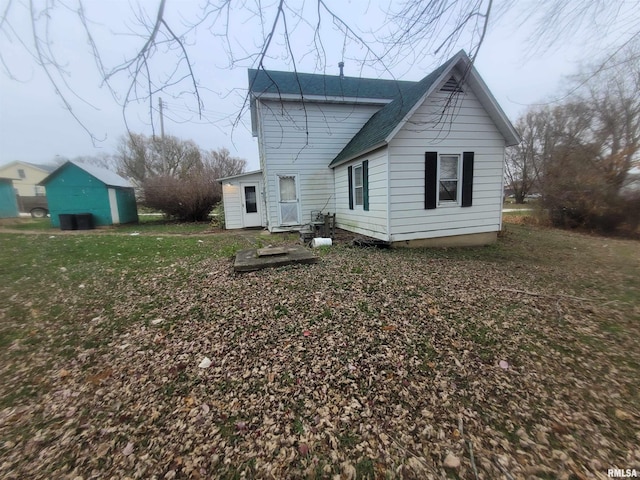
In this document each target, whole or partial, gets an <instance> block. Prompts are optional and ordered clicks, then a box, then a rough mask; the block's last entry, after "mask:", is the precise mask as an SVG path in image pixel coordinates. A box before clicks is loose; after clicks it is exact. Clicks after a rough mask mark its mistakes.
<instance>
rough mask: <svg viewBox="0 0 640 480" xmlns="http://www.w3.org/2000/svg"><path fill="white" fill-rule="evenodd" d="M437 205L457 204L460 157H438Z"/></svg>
mask: <svg viewBox="0 0 640 480" xmlns="http://www.w3.org/2000/svg"><path fill="white" fill-rule="evenodd" d="M439 163H440V171H439V176H438V203H439V204H446V203H457V202H458V185H459V179H460V156H459V155H440V162H439Z"/></svg>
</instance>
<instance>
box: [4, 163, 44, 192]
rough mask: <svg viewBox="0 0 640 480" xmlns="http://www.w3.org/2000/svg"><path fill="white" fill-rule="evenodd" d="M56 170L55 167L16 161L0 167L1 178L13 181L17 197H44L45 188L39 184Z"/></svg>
mask: <svg viewBox="0 0 640 480" xmlns="http://www.w3.org/2000/svg"><path fill="white" fill-rule="evenodd" d="M55 169H56V167H55V166H54V165H43V164H37V163H29V162H21V161H16V162H11V163H8V164H7V165H3V166H0V177H4V178H10V179H12V180H13V188H14V189H15V193H16V195H20V196H21V197H44V196H45V195H46V192H45V188H44V187H43V186H42V185H39V183H40V182H41V181H42V180H44V178H45V177H46V176H47V175H49V174H50V173H51V172H53V171H54V170H55Z"/></svg>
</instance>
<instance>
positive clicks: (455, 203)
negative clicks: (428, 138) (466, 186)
mask: <svg viewBox="0 0 640 480" xmlns="http://www.w3.org/2000/svg"><path fill="white" fill-rule="evenodd" d="M443 157H456V159H457V170H456V178H455V179H454V178H452V177H447V178H442V177H441V173H442V172H441V165H442V158H443ZM461 177H462V154H461V153H450V152H446V153H440V152H438V168H437V171H436V188H437V190H436V192H437V201H436V205H438V206H439V207H447V206H456V207H458V206H460V205H461V199H462V191H461V190H462V178H461ZM443 181H444V182H456V199H455V200H441V199H440V183H441V182H443Z"/></svg>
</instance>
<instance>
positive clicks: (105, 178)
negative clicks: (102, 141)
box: [40, 160, 132, 188]
mask: <svg viewBox="0 0 640 480" xmlns="http://www.w3.org/2000/svg"><path fill="white" fill-rule="evenodd" d="M69 165H73V166H75V167H77V168H79V169H81V170H84V171H85V172H87V173H88V174H89V175H91V176H92V177H94V178H96V179H97V180H99V181H100V182H102V183H104V184H105V185H106V186H108V187H120V188H130V187H132V185H131V184H130V183H129V182H128V181H127V180H125V179H124V178H122V177H121V176H120V175H118V174H117V173H114V172H112V171H111V170H107V169H106V168H101V167H96V166H95V165H88V164H86V163H80V162H74V161H72V160H69V161H67V162H65V163H63V164H62V165H60V166H59V167H58V168H57V169H56V170H54V171H53V172H52V173H51V174H50V175H49V176H48V177H46V178H45V179H44V180H42V181H41V182H40V185H46V184H47V183H48V182H49V181H50V180H51V179H52V178H53V177H54V176H57V175H58V174H59V173H61V172H62V171H63V170H64V169H66V168H67V167H68V166H69Z"/></svg>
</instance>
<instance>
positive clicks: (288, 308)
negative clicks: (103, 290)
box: [0, 247, 640, 479]
mask: <svg viewBox="0 0 640 480" xmlns="http://www.w3.org/2000/svg"><path fill="white" fill-rule="evenodd" d="M178 271H180V274H179V275H176V272H178ZM114 274H117V273H116V272H114ZM563 274H564V273H563V272H562V271H561V269H557V270H554V269H553V268H546V269H535V268H531V269H520V268H517V266H516V265H515V264H509V265H504V264H501V263H499V262H495V263H492V262H485V261H477V260H468V259H464V258H463V259H459V258H458V259H456V258H452V259H448V258H433V257H429V256H425V255H424V254H423V252H421V251H378V250H358V249H349V248H342V247H339V248H335V249H334V250H333V251H332V252H331V253H330V254H327V255H324V256H323V257H322V259H321V262H320V263H318V264H316V265H311V266H299V267H285V268H280V269H276V270H264V271H260V272H254V273H249V274H243V275H235V274H234V273H233V272H232V269H231V266H230V264H229V261H228V260H226V259H221V260H208V261H205V262H201V263H199V264H197V265H180V264H176V265H171V267H170V268H169V269H168V270H167V269H165V270H164V271H159V272H158V273H157V275H155V276H152V277H145V278H139V279H138V281H137V282H136V283H135V285H134V284H130V283H129V284H121V285H120V286H119V287H118V288H117V289H116V290H115V291H113V292H109V293H108V295H109V299H110V300H109V301H111V302H113V305H112V308H111V309H110V310H109V311H108V314H106V315H107V318H103V319H102V320H96V318H100V316H96V314H95V312H90V313H88V314H85V316H86V318H87V320H85V321H84V323H83V324H82V328H80V329H78V330H77V331H76V334H78V335H81V336H85V337H86V340H87V343H88V344H89V343H91V342H89V340H92V341H95V340H96V339H102V341H103V343H101V344H96V345H95V346H90V347H89V346H87V348H78V349H76V351H74V352H73V354H72V355H68V356H67V357H66V358H65V357H61V356H57V355H51V354H49V353H48V351H47V349H46V348H44V349H41V350H40V351H34V352H33V353H30V354H29V356H28V359H29V361H30V362H31V361H32V362H33V363H32V364H31V365H30V368H36V367H37V368H41V371H42V374H41V375H42V376H41V378H40V381H41V382H42V383H43V384H46V385H47V388H46V389H44V392H43V393H41V394H39V395H36V396H35V397H34V398H31V399H27V400H23V401H21V402H20V403H19V404H16V405H13V406H11V407H8V408H5V409H4V410H2V411H0V433H1V434H2V438H3V440H2V441H3V442H4V443H3V444H0V454H1V462H0V475H1V476H2V477H3V478H15V479H18V478H125V477H126V478H167V479H169V478H238V477H246V478H343V479H356V478H371V479H373V478H420V479H429V478H446V475H447V474H448V473H447V472H451V471H455V474H456V475H458V476H459V478H475V475H476V473H475V472H474V470H476V471H477V476H478V478H480V479H496V478H506V475H510V476H511V477H512V478H550V477H549V476H550V475H551V476H553V477H554V478H566V479H569V478H582V477H584V478H602V477H603V475H604V474H605V473H606V469H607V468H611V467H613V466H617V467H620V468H623V467H624V468H627V467H632V466H633V465H638V462H640V448H639V447H638V445H640V412H639V410H638V398H639V394H638V383H637V378H638V377H637V375H638V368H639V363H638V362H639V360H640V359H639V353H638V352H639V351H640V349H638V340H637V338H638V336H637V334H638V327H637V325H634V326H629V325H628V323H627V322H626V321H625V318H623V317H624V315H625V314H626V313H624V312H628V309H627V310H623V309H622V307H621V306H620V305H619V304H617V303H615V302H612V303H609V304H606V303H605V302H601V301H593V302H584V301H578V300H576V299H573V298H570V297H569V296H558V295H557V294H559V293H563V292H564V291H563ZM96 282H98V280H96ZM523 282H525V283H524V284H526V285H527V289H528V290H531V291H534V290H535V291H536V292H539V293H540V294H544V295H546V296H539V297H534V296H532V295H527V294H505V292H504V288H507V287H509V286H513V285H521V284H523ZM85 283H87V282H85ZM96 289H98V286H97V285H87V288H85V289H83V292H87V291H96ZM564 293H566V294H567V295H570V294H572V293H573V292H564ZM158 299H161V301H158ZM95 302H97V300H95ZM92 305H93V304H92ZM83 308H86V306H83V302H82V301H80V302H76V305H75V306H74V307H73V308H70V309H69V313H73V312H77V313H78V314H79V312H81V311H82V309H83ZM132 316H137V317H138V318H139V320H138V321H136V322H133V323H132V324H131V325H129V326H128V327H126V328H124V329H123V330H120V331H118V330H116V331H114V330H113V329H112V328H111V326H110V324H111V323H113V322H117V321H120V320H121V319H125V318H129V317H132ZM79 317H80V315H79ZM158 319H162V321H158ZM603 319H607V321H610V322H611V323H616V322H619V324H621V325H625V328H628V329H630V330H627V334H625V335H615V334H612V333H611V331H607V330H606V329H604V330H603V329H602V328H601V324H602V322H603ZM70 320H72V319H70ZM77 321H78V322H83V320H81V319H78V320H77ZM301 332H302V334H301ZM8 348H10V349H11V348H14V349H21V348H28V346H25V345H23V344H13V345H10V346H9V347H8ZM207 360H208V361H207ZM13 367H14V368H17V367H15V366H13ZM7 368H8V367H3V375H4V376H5V377H4V378H11V377H10V376H11V375H12V374H11V372H10V371H8V370H7ZM15 375H17V376H18V377H19V375H18V374H17V373H15ZM16 378H17V377H16ZM8 387H9V385H8V384H5V385H4V386H3V388H5V389H6V388H8ZM469 444H470V445H472V449H473V455H474V461H473V463H472V462H471V459H470V455H469Z"/></svg>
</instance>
